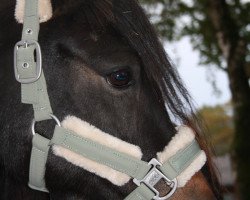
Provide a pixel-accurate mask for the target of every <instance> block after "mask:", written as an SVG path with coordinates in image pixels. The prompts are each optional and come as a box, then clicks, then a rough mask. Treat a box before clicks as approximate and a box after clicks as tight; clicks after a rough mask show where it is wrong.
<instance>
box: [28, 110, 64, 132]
mask: <svg viewBox="0 0 250 200" xmlns="http://www.w3.org/2000/svg"><path fill="white" fill-rule="evenodd" d="M50 116H51V118H52V119H54V120H55V122H56V124H57V125H58V126H61V122H60V121H59V119H58V118H57V117H56V116H55V115H53V114H50ZM35 125H36V121H35V119H33V121H32V124H31V132H32V135H35V134H36V132H35Z"/></svg>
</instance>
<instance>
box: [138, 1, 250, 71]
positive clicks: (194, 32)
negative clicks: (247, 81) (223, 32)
mask: <svg viewBox="0 0 250 200" xmlns="http://www.w3.org/2000/svg"><path fill="white" fill-rule="evenodd" d="M140 1H141V2H142V3H143V5H144V8H145V10H146V12H147V13H148V15H149V16H150V18H151V21H152V22H153V24H155V26H156V28H157V30H158V32H159V33H160V35H161V37H163V38H164V39H166V40H167V41H177V40H179V39H180V38H181V37H183V36H189V37H190V38H191V42H192V45H193V47H194V49H196V50H198V51H199V52H200V55H201V58H200V62H201V64H204V65H208V64H215V65H216V66H218V67H220V68H221V69H225V68H226V66H225V61H223V54H222V52H221V49H220V48H219V45H218V41H217V38H216V35H215V33H216V30H215V28H214V25H213V23H212V21H211V18H210V17H209V1H208V0H140ZM226 2H227V7H228V8H229V12H230V16H231V18H232V19H233V21H231V22H226V21H225V22H223V23H224V25H225V26H227V27H229V28H230V27H232V28H231V31H230V33H228V34H234V32H237V33H238V32H239V34H240V36H241V37H243V38H245V39H246V40H247V41H248V42H247V43H248V44H249V43H250V27H249V26H250V25H249V22H250V2H249V1H248V2H246V3H242V1H240V0H227V1H226ZM221 20H223V19H221ZM232 25H233V26H232ZM235 27H237V28H236V29H235ZM249 51H250V47H249V48H248V54H249ZM249 55H250V54H249ZM248 59H249V61H250V57H249V58H248Z"/></svg>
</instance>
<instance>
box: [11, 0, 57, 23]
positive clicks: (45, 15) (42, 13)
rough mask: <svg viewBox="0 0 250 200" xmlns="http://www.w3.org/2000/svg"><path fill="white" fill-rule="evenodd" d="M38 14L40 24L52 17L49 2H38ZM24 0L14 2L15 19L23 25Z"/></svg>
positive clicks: (47, 0) (41, 0)
mask: <svg viewBox="0 0 250 200" xmlns="http://www.w3.org/2000/svg"><path fill="white" fill-rule="evenodd" d="M38 2H39V3H38V13H39V19H40V22H46V21H48V20H49V19H50V18H51V17H52V4H51V1H50V0H38ZM24 6H25V0H16V9H15V18H16V20H17V21H18V22H19V23H23V18H24Z"/></svg>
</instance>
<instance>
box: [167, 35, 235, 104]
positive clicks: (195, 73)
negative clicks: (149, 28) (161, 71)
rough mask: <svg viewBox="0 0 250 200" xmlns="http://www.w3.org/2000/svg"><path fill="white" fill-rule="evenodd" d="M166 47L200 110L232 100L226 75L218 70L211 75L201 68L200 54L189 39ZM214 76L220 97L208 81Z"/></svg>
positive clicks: (204, 68)
mask: <svg viewBox="0 0 250 200" xmlns="http://www.w3.org/2000/svg"><path fill="white" fill-rule="evenodd" d="M164 47H165V49H166V51H167V53H168V54H169V57H170V58H171V59H172V61H173V62H174V64H175V65H176V67H177V70H178V71H179V73H180V76H181V78H182V80H183V82H184V83H185V85H186V87H187V88H188V90H189V92H190V93H191V95H192V97H193V99H194V101H195V104H196V106H197V107H198V108H199V107H202V106H204V105H208V106H214V105H217V104H223V103H226V102H228V101H229V100H230V98H231V96H230V91H229V84H228V79H227V76H226V74H225V73H224V72H222V71H220V70H217V69H216V71H215V73H214V74H210V73H209V72H208V70H207V68H206V67H204V66H200V65H199V52H198V51H194V50H193V49H192V46H191V43H190V41H189V39H188V38H187V37H185V38H183V39H182V40H180V41H179V42H174V43H171V44H167V43H165V45H164ZM213 69H214V68H213ZM214 75H215V77H214V78H215V79H216V83H217V87H218V89H219V90H220V91H221V95H220V96H219V97H218V96H217V95H215V93H214V89H213V87H212V84H211V83H210V82H209V81H208V80H207V77H209V76H214Z"/></svg>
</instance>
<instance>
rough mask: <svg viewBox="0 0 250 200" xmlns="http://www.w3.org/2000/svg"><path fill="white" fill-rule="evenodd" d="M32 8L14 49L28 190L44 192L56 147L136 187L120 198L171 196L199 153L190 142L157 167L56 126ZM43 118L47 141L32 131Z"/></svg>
mask: <svg viewBox="0 0 250 200" xmlns="http://www.w3.org/2000/svg"><path fill="white" fill-rule="evenodd" d="M38 7H39V6H38V0H26V1H25V9H24V18H23V32H22V40H21V41H20V42H18V43H17V44H16V46H15V51H14V57H15V58H14V71H15V77H16V79H17V81H18V82H20V83H21V93H22V103H25V104H32V105H33V109H34V122H33V125H32V132H33V140H32V151H31V159H30V171H29V186H30V187H31V188H33V189H35V190H39V191H43V192H49V191H48V190H47V188H46V184H45V180H44V174H45V165H46V161H47V156H48V151H49V148H50V147H51V146H60V147H63V148H65V149H68V150H70V151H72V152H74V153H76V154H78V155H80V156H82V157H85V158H88V159H90V160H92V161H94V162H96V163H99V164H101V165H105V166H107V167H110V168H112V169H114V170H116V171H118V172H121V173H124V174H126V175H128V176H129V177H132V178H133V180H134V183H135V184H136V185H137V186H138V187H137V188H136V189H135V190H134V191H133V192H132V193H131V194H130V195H129V196H128V197H126V200H138V199H140V200H150V199H156V200H164V199H168V198H169V197H171V196H172V195H173V194H174V192H175V190H176V188H177V187H178V181H177V179H178V176H179V175H180V174H181V173H182V172H183V171H184V170H185V169H187V167H188V166H190V165H191V164H192V163H193V161H194V160H195V159H196V158H197V156H199V155H200V154H201V153H202V152H203V151H202V150H201V149H200V147H199V145H198V143H197V142H196V141H195V139H194V140H192V141H191V142H189V143H188V144H186V145H185V146H184V147H182V148H180V149H178V151H177V152H175V154H174V155H171V156H170V157H169V158H168V159H167V160H165V161H164V162H163V163H160V162H159V161H158V160H156V159H152V160H151V161H150V162H149V163H147V162H145V161H142V160H140V159H138V158H135V157H133V156H131V155H128V154H126V153H124V152H120V151H118V150H115V149H113V148H110V147H109V146H106V145H103V144H100V143H98V142H96V141H93V140H91V139H89V138H86V137H84V136H81V135H79V134H77V133H75V132H74V131H72V130H68V129H65V128H63V127H61V126H60V122H59V120H58V119H57V118H56V117H55V116H54V115H53V112H52V109H51V106H50V101H49V96H48V94H47V86H46V81H45V77H44V73H43V70H42V54H41V50H40V45H39V43H38V42H37V40H38V33H39V15H38ZM48 119H54V120H55V121H56V122H57V125H56V127H55V131H54V135H53V138H52V139H51V140H49V139H47V138H44V137H43V136H41V135H39V134H35V128H34V126H35V122H38V121H43V120H48ZM201 167H202V165H201V166H200V168H201ZM200 168H199V169H200ZM161 180H163V181H164V182H165V184H166V185H167V186H168V188H169V192H168V193H167V194H165V195H164V196H161V195H160V192H159V191H158V190H157V189H156V187H155V186H156V185H157V183H159V181H161Z"/></svg>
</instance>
